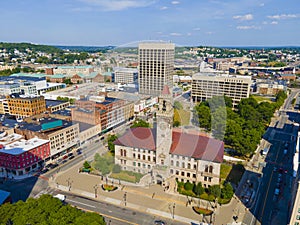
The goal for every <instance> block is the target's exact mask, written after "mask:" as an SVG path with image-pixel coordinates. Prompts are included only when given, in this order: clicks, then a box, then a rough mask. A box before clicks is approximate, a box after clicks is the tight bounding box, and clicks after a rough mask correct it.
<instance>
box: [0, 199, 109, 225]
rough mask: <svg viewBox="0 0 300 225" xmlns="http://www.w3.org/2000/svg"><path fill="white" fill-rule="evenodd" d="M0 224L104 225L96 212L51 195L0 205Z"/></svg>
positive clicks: (102, 219)
mask: <svg viewBox="0 0 300 225" xmlns="http://www.w3.org/2000/svg"><path fill="white" fill-rule="evenodd" d="M0 221H1V222H0V224H10V225H13V224H31V225H34V224H51V225H65V224H74V225H76V224H77V225H81V224H91V225H104V224H105V222H104V218H103V217H102V216H100V215H99V214H97V213H91V212H83V211H81V210H79V209H76V208H74V207H72V206H70V205H64V204H63V203H62V202H61V201H60V200H59V199H57V198H53V197H52V196H51V195H42V196H41V197H40V198H38V199H33V198H29V199H27V201H26V202H23V201H18V202H17V203H15V204H4V205H1V206H0Z"/></svg>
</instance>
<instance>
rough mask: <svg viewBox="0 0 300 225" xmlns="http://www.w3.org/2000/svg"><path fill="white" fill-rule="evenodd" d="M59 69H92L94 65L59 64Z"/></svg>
mask: <svg viewBox="0 0 300 225" xmlns="http://www.w3.org/2000/svg"><path fill="white" fill-rule="evenodd" d="M55 68H57V69H91V68H93V66H58V67H55Z"/></svg>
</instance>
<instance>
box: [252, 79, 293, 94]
mask: <svg viewBox="0 0 300 225" xmlns="http://www.w3.org/2000/svg"><path fill="white" fill-rule="evenodd" d="M254 87H255V92H256V93H258V94H261V95H276V94H277V93H278V92H279V91H286V90H287V85H286V81H282V80H278V81H275V80H266V79H257V80H256V82H255V86H254Z"/></svg>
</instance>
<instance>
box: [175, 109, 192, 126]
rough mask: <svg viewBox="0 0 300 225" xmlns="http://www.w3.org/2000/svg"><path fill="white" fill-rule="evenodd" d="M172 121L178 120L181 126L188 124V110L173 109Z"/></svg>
mask: <svg viewBox="0 0 300 225" xmlns="http://www.w3.org/2000/svg"><path fill="white" fill-rule="evenodd" d="M174 121H179V122H180V125H181V126H187V125H189V124H190V112H189V111H187V110H184V109H175V110H174Z"/></svg>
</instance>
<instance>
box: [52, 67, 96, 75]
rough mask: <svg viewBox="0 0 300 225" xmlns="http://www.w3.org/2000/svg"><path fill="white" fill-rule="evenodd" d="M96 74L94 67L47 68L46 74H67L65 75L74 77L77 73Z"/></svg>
mask: <svg viewBox="0 0 300 225" xmlns="http://www.w3.org/2000/svg"><path fill="white" fill-rule="evenodd" d="M92 72H94V67H93V66H57V67H47V68H46V74H48V75H55V74H65V75H74V74H76V73H82V74H85V75H88V74H90V73H92Z"/></svg>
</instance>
